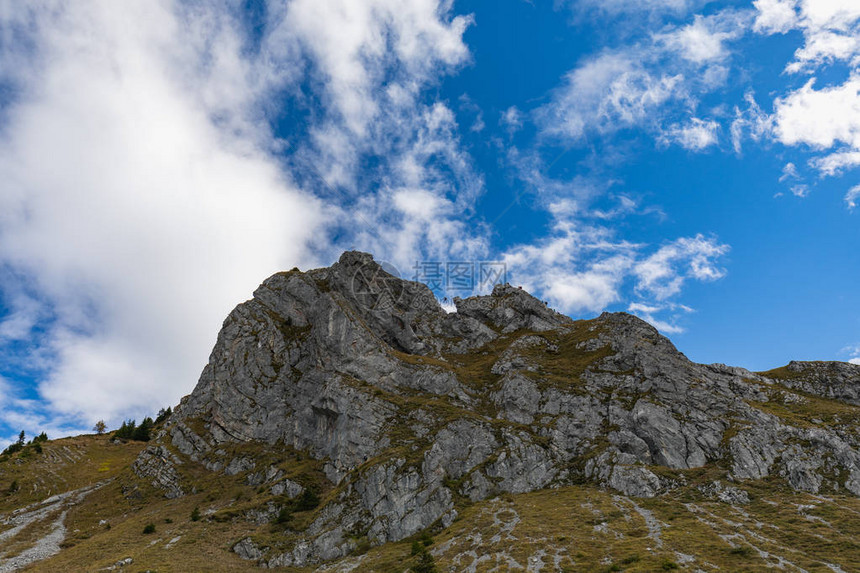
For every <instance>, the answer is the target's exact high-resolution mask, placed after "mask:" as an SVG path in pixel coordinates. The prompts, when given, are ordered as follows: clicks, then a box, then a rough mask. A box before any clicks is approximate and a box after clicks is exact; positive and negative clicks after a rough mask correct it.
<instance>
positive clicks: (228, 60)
mask: <svg viewBox="0 0 860 573" xmlns="http://www.w3.org/2000/svg"><path fill="white" fill-rule="evenodd" d="M21 10H22V11H26V14H22V15H19V17H21V18H29V19H30V20H31V22H32V26H33V27H32V28H30V29H29V35H28V39H29V40H30V42H31V43H30V44H27V43H25V44H22V45H20V46H13V45H9V44H5V45H4V46H3V47H4V50H6V53H9V52H10V51H11V57H13V58H17V59H20V60H24V61H27V62H28V63H29V65H28V66H26V67H23V68H18V69H15V70H4V71H5V72H7V74H6V76H5V78H4V79H6V81H9V82H14V84H15V85H16V86H17V87H18V89H19V90H20V92H18V93H17V97H16V99H15V101H14V102H12V103H11V104H10V105H8V106H7V107H6V108H5V109H4V110H3V114H4V124H3V128H2V132H0V177H2V180H3V181H4V183H3V193H2V194H0V260H1V261H2V264H3V265H4V266H6V267H8V268H11V269H14V270H15V272H16V273H17V276H18V277H19V280H18V281H17V283H18V284H17V285H16V286H15V288H16V289H18V290H19V291H22V292H26V291H27V290H29V291H34V292H37V293H39V298H38V299H36V298H33V297H18V298H16V299H14V300H12V301H11V307H12V312H11V313H10V314H9V315H7V316H6V318H5V320H4V322H3V326H2V327H0V330H2V332H3V333H4V335H5V336H6V337H7V338H21V337H23V336H26V335H28V334H29V332H27V331H28V330H30V331H31V330H32V328H33V327H35V326H36V325H37V324H39V325H40V326H42V327H44V328H46V329H48V336H47V338H46V339H45V340H43V345H42V348H41V349H40V351H43V352H48V353H50V354H51V356H52V358H53V360H52V364H51V367H50V368H49V369H48V370H47V371H45V372H43V376H42V382H41V384H40V386H39V393H40V394H41V396H42V397H43V398H44V400H45V401H46V403H47V405H48V408H49V409H50V410H51V411H53V412H54V413H55V414H56V416H57V419H58V420H64V421H65V422H66V423H69V424H76V423H77V421H78V420H85V422H83V423H84V424H87V426H86V427H88V425H89V424H91V422H88V420H90V419H98V418H105V419H113V420H116V419H117V418H118V417H119V416H121V415H122V414H124V413H126V412H130V411H141V410H143V411H149V412H151V411H153V409H155V408H156V407H157V406H159V405H164V404H169V403H175V402H176V401H177V399H178V398H179V397H180V396H181V394H182V393H185V392H187V391H189V390H190V388H191V387H192V386H193V383H194V381H195V380H196V377H197V375H198V374H199V371H200V369H201V367H202V365H203V364H204V363H205V360H206V356H207V354H208V351H209V348H210V347H211V344H212V342H213V338H214V334H215V333H216V332H217V329H218V325H219V323H220V321H221V320H222V319H223V317H224V316H225V315H226V313H227V312H228V311H229V310H230V308H231V307H232V306H233V305H235V304H236V302H238V301H241V300H242V299H244V298H246V297H247V295H248V293H249V292H251V290H253V288H254V286H255V285H256V284H257V283H258V282H259V280H260V279H261V278H262V277H265V276H267V275H268V274H271V273H272V272H274V271H276V270H278V269H280V268H283V267H284V266H287V265H289V266H292V264H295V263H298V262H302V261H304V260H307V253H306V242H307V241H308V240H309V239H310V238H311V237H312V235H313V233H314V232H315V231H316V230H317V229H318V227H319V225H320V224H321V223H322V222H323V221H324V217H323V214H322V212H321V210H320V204H319V203H318V202H317V201H316V200H315V199H313V198H312V197H309V196H308V195H306V194H304V193H302V192H301V191H299V190H298V189H296V188H295V187H294V186H293V185H292V184H291V183H290V181H289V179H288V177H287V176H286V175H285V174H284V173H283V172H282V171H281V170H280V168H279V166H278V163H277V161H276V160H275V159H274V158H273V156H272V154H271V152H270V148H269V147H268V145H271V144H273V142H272V141H271V140H270V139H269V136H267V135H266V134H267V133H268V132H267V130H265V129H262V126H261V129H252V126H253V125H255V124H252V122H253V118H254V117H256V116H258V114H259V109H258V107H257V105H258V103H259V101H258V98H259V96H260V95H261V94H262V93H263V92H265V91H266V90H268V89H274V88H275V87H276V86H277V84H278V83H279V82H280V81H281V80H282V77H281V76H279V73H280V72H278V70H272V71H271V72H269V75H268V77H267V78H266V80H265V81H263V80H262V79H260V78H259V75H260V72H261V70H260V69H259V68H258V67H257V65H256V62H253V61H249V60H247V59H245V57H244V56H243V54H242V46H241V42H239V41H238V39H237V34H238V32H237V30H236V28H235V27H233V25H232V24H231V23H230V22H229V21H227V20H222V19H221V18H220V17H218V16H216V15H214V14H210V15H208V16H209V18H200V16H201V15H200V14H196V15H195V16H196V18H195V19H191V20H187V19H185V15H183V14H181V13H179V12H178V11H176V10H172V7H171V6H170V5H169V4H167V3H164V2H161V3H156V2H151V3H143V4H136V5H133V6H132V5H127V6H122V7H120V6H118V5H113V4H110V3H108V4H105V3H89V2H79V3H74V4H65V3H58V4H57V5H55V6H43V7H42V8H39V9H35V8H29V9H27V8H22V9H21ZM13 12H14V10H13ZM6 16H7V18H8V17H9V14H8V12H7V14H6ZM4 25H6V26H14V24H13V23H10V22H9V20H8V19H7V20H6V21H4ZM6 32H7V34H8V33H9V29H8V28H7V29H6ZM204 37H205V38H206V40H207V41H206V42H203V41H202V38H204ZM216 46H217V47H216ZM215 52H217V53H215ZM4 56H5V54H4ZM216 101H217V102H218V103H217V104H215V103H213V102H216ZM4 286H5V285H4ZM4 291H6V292H9V291H8V290H7V289H6V288H4ZM47 314H50V315H51V316H50V319H49V320H45V319H46V318H48V317H47V316H46V315H47ZM23 359H26V357H23ZM17 405H18V407H19V408H18V409H17V411H16V412H11V411H9V410H6V411H4V412H3V413H2V416H3V419H4V421H6V422H7V423H10V424H14V423H16V422H17V423H20V422H22V421H23V419H22V418H21V416H23V415H27V416H30V417H31V418H33V416H38V414H37V413H34V412H31V413H22V412H21V411H20V408H21V407H23V406H26V405H27V404H26V403H23V402H18V403H17ZM15 416H18V418H16V417H15Z"/></svg>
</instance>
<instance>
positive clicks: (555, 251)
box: [503, 201, 729, 333]
mask: <svg viewBox="0 0 860 573" xmlns="http://www.w3.org/2000/svg"><path fill="white" fill-rule="evenodd" d="M551 212H552V213H553V215H554V222H553V226H552V230H551V233H550V235H549V236H548V237H545V238H543V239H540V240H538V241H535V242H534V243H531V244H523V245H518V246H516V247H514V248H512V249H509V250H508V251H507V252H506V253H505V254H504V256H503V260H504V262H505V263H506V265H507V268H508V274H509V276H510V277H512V281H513V282H514V283H515V284H519V285H521V286H523V288H525V289H526V290H529V291H530V292H532V293H534V294H535V296H540V297H543V298H546V299H547V301H548V302H549V304H550V306H552V307H554V308H558V309H560V310H561V311H562V312H566V313H569V314H574V315H575V314H579V313H583V312H592V313H593V312H599V311H601V310H605V309H606V308H607V307H608V306H609V305H611V304H613V303H617V302H619V301H620V300H622V299H624V298H626V297H627V296H629V292H628V288H629V287H628V286H625V285H629V284H630V283H633V285H634V286H635V290H636V291H637V292H639V293H640V294H642V295H645V296H649V297H650V301H640V302H637V303H633V304H632V305H630V307H629V309H630V311H631V312H636V313H637V314H640V315H641V316H643V317H646V320H648V321H649V322H651V323H652V324H655V326H657V327H658V328H659V329H660V330H662V331H664V332H667V333H672V332H680V331H681V330H680V329H679V327H677V326H676V325H675V324H674V321H675V320H676V319H677V318H678V316H679V314H678V313H679V312H681V311H683V313H686V312H691V309H689V308H688V307H685V306H683V305H680V304H677V303H675V302H669V301H668V299H671V298H673V297H675V296H677V295H679V294H680V292H681V289H682V287H683V285H684V283H685V282H686V281H688V280H697V281H713V280H717V279H719V278H721V277H723V276H724V275H725V270H724V269H722V268H720V267H719V266H717V264H718V261H719V259H720V258H721V257H722V256H723V255H725V254H726V253H727V252H728V250H729V247H728V246H727V245H724V244H720V243H718V242H717V241H716V240H715V239H713V238H706V237H704V236H703V235H697V236H695V237H684V238H680V239H677V240H675V241H673V242H672V243H670V244H668V245H664V246H662V247H660V248H659V249H657V250H656V251H654V252H652V253H651V254H645V252H647V251H648V245H644V244H636V243H630V242H628V241H623V240H619V239H617V238H616V237H615V233H614V231H613V230H611V229H610V228H608V227H602V226H599V225H593V224H588V223H586V222H585V221H584V213H581V212H579V211H578V209H577V207H576V206H575V205H573V204H572V203H571V202H569V201H567V202H562V203H557V204H555V205H554V208H552V209H551ZM661 313H663V314H666V313H670V314H671V316H670V317H669V318H668V320H666V319H661V318H659V317H658V316H657V315H658V314H661Z"/></svg>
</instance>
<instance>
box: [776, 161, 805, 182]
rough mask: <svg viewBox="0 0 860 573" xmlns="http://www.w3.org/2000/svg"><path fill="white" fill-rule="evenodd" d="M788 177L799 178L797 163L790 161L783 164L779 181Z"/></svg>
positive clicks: (786, 179)
mask: <svg viewBox="0 0 860 573" xmlns="http://www.w3.org/2000/svg"><path fill="white" fill-rule="evenodd" d="M789 179H800V173H798V172H797V165H795V164H794V163H792V162H790V161H789V162H788V163H786V164H785V165H784V166H783V168H782V175H780V176H779V182H780V183H783V182H784V181H788V180H789Z"/></svg>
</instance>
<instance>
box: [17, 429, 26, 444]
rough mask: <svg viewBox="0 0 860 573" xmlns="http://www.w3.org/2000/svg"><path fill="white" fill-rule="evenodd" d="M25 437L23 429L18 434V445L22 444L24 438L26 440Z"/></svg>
mask: <svg viewBox="0 0 860 573" xmlns="http://www.w3.org/2000/svg"><path fill="white" fill-rule="evenodd" d="M26 439H27V437H26V436H25V435H24V430H21V433H20V434H18V445H19V446H23V445H24V440H26Z"/></svg>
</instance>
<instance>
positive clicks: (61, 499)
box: [0, 481, 109, 573]
mask: <svg viewBox="0 0 860 573" xmlns="http://www.w3.org/2000/svg"><path fill="white" fill-rule="evenodd" d="M108 483H109V481H103V482H99V483H97V484H95V485H92V486H87V487H83V488H81V489H76V490H73V491H67V492H65V493H61V494H57V495H54V496H51V497H49V498H48V499H45V500H43V501H41V502H39V503H34V504H32V505H28V506H27V507H23V508H21V509H16V510H15V511H13V512H12V513H10V514H6V515H0V523H2V524H4V525H11V526H12V527H11V529H7V530H6V531H4V532H2V533H0V543H3V542H7V543H8V542H10V541H12V540H14V538H15V536H17V535H18V534H19V533H20V532H21V531H23V530H24V528H26V527H27V526H28V525H31V524H33V523H36V522H39V521H46V520H49V519H53V521H52V522H51V528H50V531H49V532H48V533H47V534H46V535H44V536H43V537H41V538H39V539H38V540H36V542H35V543H34V544H33V545H32V546H31V547H29V548H27V549H25V550H23V551H21V552H20V553H18V554H17V555H14V556H12V557H9V558H4V555H3V552H2V550H0V573H11V572H12V571H18V570H20V569H22V568H24V567H26V566H27V565H30V564H31V563H35V562H36V561H41V560H43V559H47V558H48V557H51V556H52V555H56V554H57V553H59V552H60V544H61V543H62V542H63V540H64V539H65V538H66V526H65V520H66V513H67V512H68V508H69V507H72V506H74V505H76V504H78V503H80V502H81V501H83V499H84V498H85V497H86V496H87V495H89V494H90V493H92V492H94V491H95V490H97V489H99V488H101V487H104V486H105V485H107V484H108ZM7 543H3V544H4V545H5V544H7Z"/></svg>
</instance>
